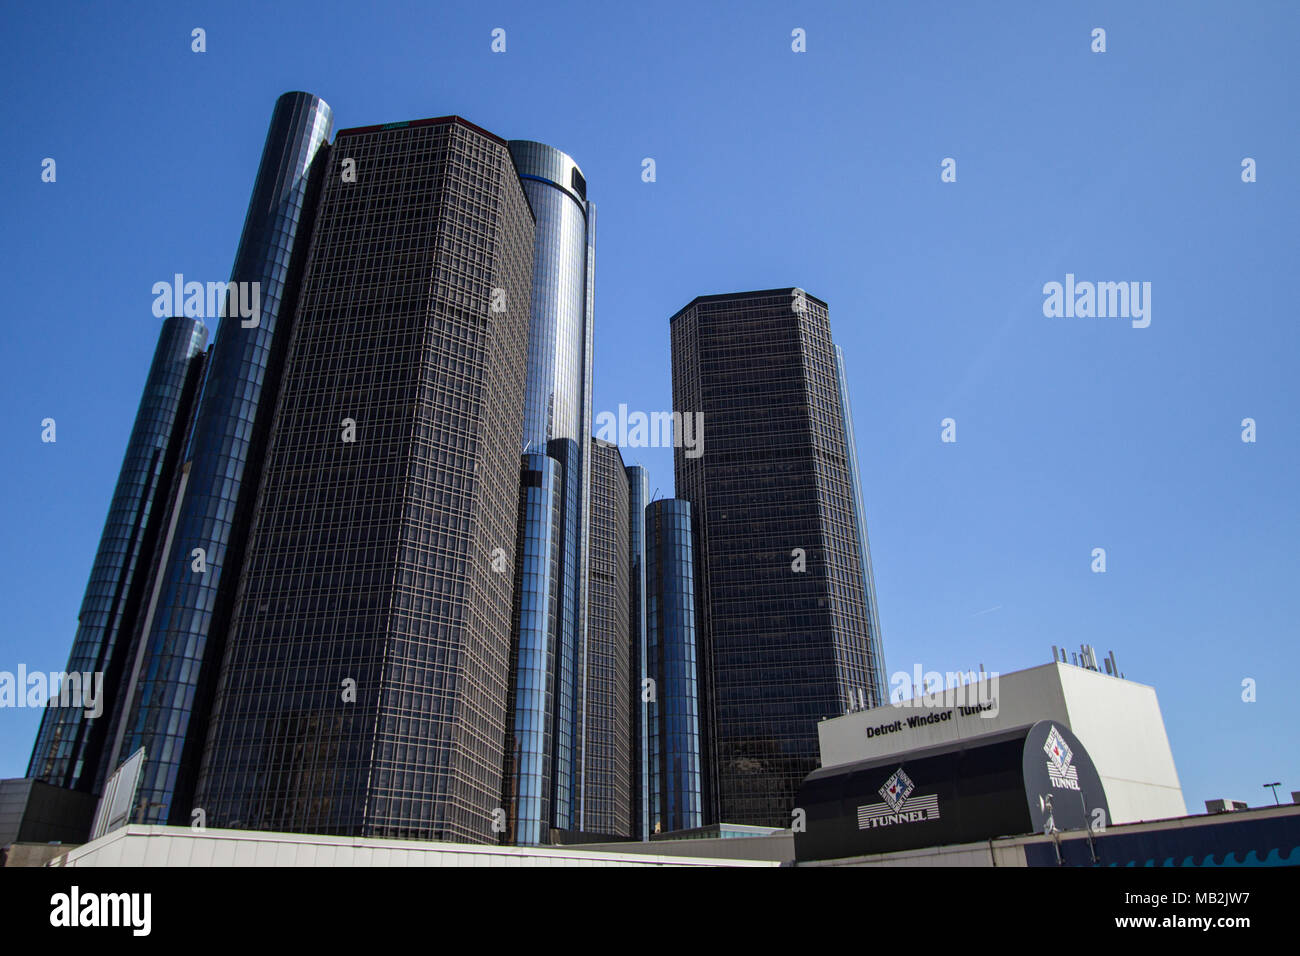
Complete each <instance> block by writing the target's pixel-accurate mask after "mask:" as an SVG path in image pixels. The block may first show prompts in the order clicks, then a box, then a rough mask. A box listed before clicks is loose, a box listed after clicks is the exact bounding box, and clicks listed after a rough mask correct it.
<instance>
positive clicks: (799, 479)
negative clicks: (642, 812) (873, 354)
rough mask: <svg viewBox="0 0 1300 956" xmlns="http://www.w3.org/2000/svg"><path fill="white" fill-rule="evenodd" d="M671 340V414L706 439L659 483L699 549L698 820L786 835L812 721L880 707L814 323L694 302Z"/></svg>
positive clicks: (715, 299) (828, 384)
mask: <svg viewBox="0 0 1300 956" xmlns="http://www.w3.org/2000/svg"><path fill="white" fill-rule="evenodd" d="M797 293H798V294H797ZM671 337H672V355H673V406H674V408H675V409H677V410H679V411H682V412H684V413H687V412H702V413H703V414H704V427H705V432H706V435H707V437H706V441H705V449H706V451H705V454H704V455H702V456H700V457H697V458H687V457H686V456H685V455H684V454H683V449H678V450H677V452H676V454H675V456H674V471H675V476H676V487H677V492H678V494H679V495H680V496H681V497H683V498H686V499H688V500H690V501H691V503H692V505H693V506H694V513H695V520H696V523H697V532H698V535H699V542H700V547H699V551H698V553H697V555H698V560H699V562H700V564H701V568H700V572H701V582H702V583H701V597H702V601H701V617H702V625H703V630H704V633H705V635H706V642H707V643H706V654H705V660H706V662H707V667H706V668H705V687H704V697H705V700H706V702H707V707H706V713H705V725H706V726H705V731H706V739H707V740H709V741H710V745H711V747H712V752H711V753H710V754H709V755H708V757H707V758H706V764H707V765H708V766H709V768H710V775H711V776H710V781H709V783H710V786H709V787H708V796H709V801H710V812H711V814H712V816H713V820H715V821H716V820H722V821H726V822H728V823H741V824H753V825H758V826H773V827H785V826H789V825H790V812H791V810H792V809H793V807H794V799H795V795H796V793H797V791H798V787H799V783H800V781H802V780H803V778H804V777H805V776H806V775H807V774H808V773H810V772H811V771H812V770H814V769H816V767H817V765H818V760H819V750H818V741H817V722H818V721H819V720H820V719H822V718H824V717H830V716H834V715H837V714H842V713H844V712H845V711H846V710H849V709H856V708H858V707H861V706H872V705H874V703H876V701H877V700H878V699H879V695H878V691H877V686H876V680H877V677H876V674H877V666H878V665H877V663H876V660H875V659H874V658H873V650H872V644H871V628H870V625H869V623H868V621H869V616H868V603H867V595H866V594H865V593H864V581H866V580H867V576H866V573H865V572H864V569H863V558H862V555H861V554H860V549H861V547H862V543H863V542H862V538H861V537H860V536H859V522H858V520H857V508H858V504H857V500H856V498H855V492H854V484H853V478H852V470H851V468H850V462H849V452H848V448H847V443H846V438H845V426H844V412H843V409H842V407H841V390H840V382H839V369H838V368H837V365H836V360H835V352H834V348H833V345H832V342H831V335H830V320H829V314H828V311H827V307H826V304H825V303H824V302H822V301H820V300H819V299H816V298H815V297H813V296H810V295H807V294H806V293H801V292H800V291H799V290H796V289H773V290H768V291H763V292H747V293H737V294H734V295H711V296H703V297H701V298H698V299H695V300H694V301H693V302H691V303H690V304H689V305H688V306H687V307H686V308H684V309H682V310H681V311H680V312H678V313H677V314H676V315H674V316H673V317H672V320H671ZM711 822H712V821H711Z"/></svg>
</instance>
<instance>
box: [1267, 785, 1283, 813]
mask: <svg viewBox="0 0 1300 956" xmlns="http://www.w3.org/2000/svg"><path fill="white" fill-rule="evenodd" d="M1280 786H1282V781H1281V780H1278V781H1277V782H1276V783H1266V784H1264V787H1265V789H1267V788H1268V787H1272V788H1273V802H1274V803H1276V804H1277V805H1278V806H1279V807H1280V806H1282V801H1280V800H1279V799H1278V798H1277V788H1278V787H1280Z"/></svg>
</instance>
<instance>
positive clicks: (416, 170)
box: [196, 117, 560, 843]
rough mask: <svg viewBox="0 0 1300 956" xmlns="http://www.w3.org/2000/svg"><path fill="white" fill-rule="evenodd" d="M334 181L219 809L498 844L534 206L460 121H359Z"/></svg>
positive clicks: (255, 569) (218, 743)
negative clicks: (500, 293) (347, 175)
mask: <svg viewBox="0 0 1300 956" xmlns="http://www.w3.org/2000/svg"><path fill="white" fill-rule="evenodd" d="M345 159H351V160H353V162H354V164H355V168H356V170H357V176H356V181H355V182H348V181H345V180H344V179H343V177H342V175H341V169H342V163H343V161H344V160H345ZM325 183H326V185H325V190H324V194H323V197H322V200H321V204H320V211H319V214H318V221H317V224H316V229H315V235H314V237H313V240H312V244H311V254H310V257H309V261H308V264H307V275H306V279H305V282H304V287H303V292H302V296H301V301H300V304H299V309H298V317H297V320H296V322H295V326H294V332H293V338H292V342H291V344H290V349H289V355H288V360H287V365H286V370H285V377H284V384H283V387H282V389H281V394H280V399H279V402H278V406H277V408H276V412H275V421H274V426H273V430H272V435H271V440H270V445H269V448H268V453H267V457H266V463H265V466H264V473H263V478H262V484H261V488H260V492H259V497H258V508H257V517H256V521H255V524H254V526H253V529H252V535H251V539H250V546H249V558H248V561H247V563H246V566H245V568H244V572H243V575H242V579H241V581H240V588H239V594H238V597H237V600H236V607H235V614H234V620H233V623H232V625H231V629H230V636H229V639H228V642H227V647H226V651H225V655H224V659H223V661H222V664H221V669H220V680H219V683H218V688H217V694H216V699H215V703H214V707H213V714H212V726H211V731H210V733H209V735H208V738H207V745H206V748H205V753H204V760H203V768H202V773H201V777H200V782H199V787H198V793H197V795H196V803H197V805H199V806H202V807H203V808H204V809H205V810H206V812H207V821H208V825H209V826H236V827H242V828H245V829H265V830H286V831H298V832H311V833H344V834H350V835H357V836H388V837H394V838H414V839H444V840H461V841H471V842H482V843H488V842H496V841H497V840H498V839H499V833H498V832H497V831H495V830H494V829H493V824H494V822H495V819H496V816H497V815H496V811H497V810H498V808H500V807H501V799H502V794H503V792H504V790H505V788H504V787H503V770H504V768H505V767H506V765H507V753H506V739H507V713H506V708H507V697H508V694H509V690H510V686H511V680H510V677H511V675H510V654H511V612H512V606H513V604H514V582H515V573H514V570H513V569H512V567H511V564H512V560H513V556H514V554H515V531H516V525H517V521H518V514H519V505H520V455H519V448H520V440H521V432H522V423H523V410H524V386H525V379H526V355H527V336H528V321H529V312H528V309H527V308H526V307H524V305H523V304H524V303H527V302H528V301H529V291H530V274H531V268H532V258H533V239H534V236H533V220H532V215H531V213H530V211H529V208H528V203H527V200H526V199H525V197H524V193H523V191H522V189H521V187H520V185H519V181H518V179H517V177H516V175H515V173H514V168H513V165H512V164H511V160H510V156H509V153H508V150H507V149H506V146H505V142H504V141H503V140H500V139H498V138H497V137H494V136H492V135H491V134H489V133H487V132H485V131H483V130H480V129H478V128H477V127H475V126H473V125H472V124H469V123H467V122H465V121H464V120H462V119H460V118H457V117H444V118H439V119H433V120H419V121H413V122H410V123H396V124H387V125H385V126H373V127H364V128H359V129H352V130H344V131H342V132H340V133H339V135H338V137H337V139H336V140H335V143H334V146H333V149H332V151H331V155H330V162H329V167H328V171H327V174H326V177H325ZM498 289H500V290H505V291H506V298H505V308H504V310H501V311H498V310H496V309H495V308H493V302H494V299H495V298H496V297H495V296H494V290H498ZM348 422H351V423H352V424H353V427H354V428H355V431H354V432H352V433H351V434H352V437H353V438H354V440H352V441H349V440H348V439H347V435H348V434H349V433H348V431H347V426H348ZM543 464H544V463H543ZM538 470H539V471H541V472H543V476H542V479H541V480H542V481H543V482H547V481H549V483H550V484H551V486H552V490H551V492H550V494H549V496H548V494H547V493H546V491H545V490H542V491H541V493H540V494H539V496H538V499H539V502H540V503H542V504H551V505H552V506H553V499H554V487H555V484H556V481H557V479H558V478H559V477H560V474H559V473H558V472H557V471H556V470H555V469H554V468H552V467H550V466H546V467H543V468H540V469H538ZM542 550H545V546H544V544H542V545H540V548H539V553H540V551H542ZM540 629H544V628H539V630H540ZM528 706H530V707H531V706H533V705H532V704H529V705H528ZM530 729H531V728H530ZM527 796H528V797H529V798H530V799H531V798H532V796H533V794H532V792H531V791H530V792H529V794H528V795H527Z"/></svg>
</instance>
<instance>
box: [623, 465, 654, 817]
mask: <svg viewBox="0 0 1300 956" xmlns="http://www.w3.org/2000/svg"><path fill="white" fill-rule="evenodd" d="M626 473H627V514H628V523H627V542H628V618H629V621H628V635H629V638H630V643H631V648H632V659H631V662H630V669H631V672H632V680H631V682H630V685H629V687H628V699H629V701H630V702H631V705H632V741H631V762H632V835H633V836H634V837H637V838H639V839H642V840H648V839H650V771H649V763H648V759H649V758H648V752H647V749H646V748H647V741H648V738H647V731H646V727H647V719H648V714H649V710H648V708H649V706H650V705H649V704H648V703H647V702H646V701H645V700H643V699H642V697H643V694H642V688H643V687H644V686H645V681H646V678H647V677H648V676H649V674H648V672H647V671H646V616H645V615H646V571H645V547H646V545H645V509H646V506H647V505H648V504H649V503H650V476H649V473H648V472H647V471H646V470H645V468H643V467H642V466H640V465H628V466H627V470H626Z"/></svg>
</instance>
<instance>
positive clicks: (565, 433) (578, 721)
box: [510, 140, 596, 830]
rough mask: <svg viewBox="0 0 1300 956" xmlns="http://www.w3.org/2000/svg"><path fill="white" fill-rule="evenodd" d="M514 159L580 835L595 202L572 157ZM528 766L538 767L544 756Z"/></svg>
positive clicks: (561, 709)
mask: <svg viewBox="0 0 1300 956" xmlns="http://www.w3.org/2000/svg"><path fill="white" fill-rule="evenodd" d="M510 154H511V156H512V158H513V159H514V163H515V167H516V169H517V171H518V174H519V179H520V181H521V182H522V183H523V188H524V192H525V194H526V195H527V196H528V202H529V205H530V206H531V208H532V210H533V214H534V216H535V218H536V223H537V230H536V243H535V247H534V259H533V289H532V300H531V322H530V327H529V334H528V389H527V397H526V399H525V403H524V416H523V422H524V430H523V437H522V442H521V444H522V450H523V452H524V453H525V454H540V453H545V454H546V455H548V456H550V457H551V458H552V459H554V460H555V461H556V462H557V463H558V465H559V467H560V479H561V494H560V502H559V505H560V515H559V519H558V520H559V525H560V541H561V547H560V577H559V582H558V584H559V592H558V594H557V595H556V596H555V599H554V600H555V604H556V607H557V609H558V615H559V617H558V630H557V634H556V646H555V650H554V661H555V674H554V678H553V680H552V682H551V683H552V686H553V688H554V693H553V697H552V707H553V710H552V735H551V745H552V748H553V753H552V755H551V757H550V766H551V782H550V787H551V797H550V809H551V821H550V822H551V825H552V826H553V827H556V828H558V829H561V830H581V829H585V825H584V822H583V819H582V796H583V792H584V788H583V773H584V767H585V755H584V751H583V744H584V740H585V733H584V730H583V723H584V721H585V719H586V715H587V702H586V693H587V688H586V684H585V676H586V673H587V665H586V660H585V654H586V643H587V613H586V608H587V562H588V560H589V558H588V555H587V539H588V535H589V527H588V526H589V521H590V517H589V496H590V482H591V477H590V466H589V462H588V457H589V456H588V442H589V440H590V432H591V344H592V327H593V302H594V290H593V278H594V274H595V244H596V207H595V205H594V204H593V203H590V202H588V201H587V181H586V179H585V177H584V176H583V175H582V170H581V169H579V168H578V165H577V164H576V163H575V162H574V161H573V159H572V158H571V157H570V156H568V155H567V154H565V153H562V152H560V150H558V149H555V148H554V147H551V146H546V145H544V144H542V143H534V142H529V141H526V140H513V141H511V143H510ZM530 520H532V521H536V522H541V523H542V524H546V525H550V524H553V523H554V522H555V520H556V518H555V516H554V515H552V514H550V513H547V512H543V511H540V510H539V511H537V512H535V514H534V516H533V517H532V518H531V519H530ZM520 535H521V537H520V541H521V542H522V541H523V540H525V539H527V538H528V537H530V536H531V537H533V538H537V537H538V536H539V535H540V532H539V530H538V529H536V528H522V529H520ZM523 623H524V622H519V621H516V625H515V630H516V637H515V640H516V644H522V643H524V641H525V639H524V638H523V636H522V634H521V633H520V628H521V627H522V626H523ZM533 623H534V624H535V623H536V622H533ZM512 721H513V722H514V723H516V724H518V719H517V718H515V717H512ZM516 739H517V740H523V739H525V738H524V737H523V736H522V735H520V736H518V737H517V738H516ZM530 759H531V760H532V761H533V762H534V763H535V762H536V760H538V759H540V755H536V754H535V755H533V757H532V758H530ZM522 765H523V764H520V766H522Z"/></svg>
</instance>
